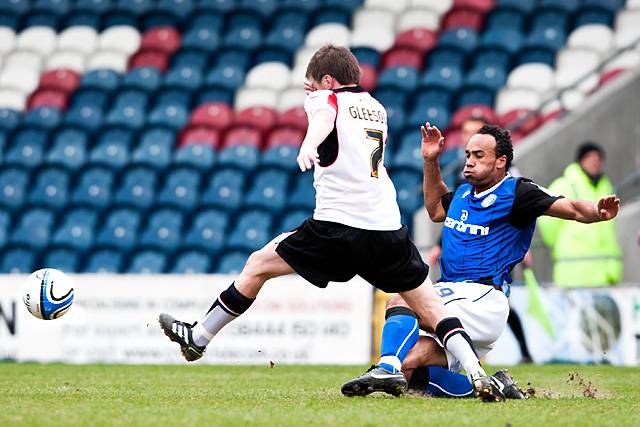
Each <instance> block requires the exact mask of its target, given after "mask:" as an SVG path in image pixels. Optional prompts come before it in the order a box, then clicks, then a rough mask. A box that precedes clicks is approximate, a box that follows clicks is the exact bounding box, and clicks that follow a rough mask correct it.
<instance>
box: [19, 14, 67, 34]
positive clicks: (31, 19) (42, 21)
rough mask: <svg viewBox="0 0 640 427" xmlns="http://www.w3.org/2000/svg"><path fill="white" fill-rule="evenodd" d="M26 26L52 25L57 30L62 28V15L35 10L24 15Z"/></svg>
mask: <svg viewBox="0 0 640 427" xmlns="http://www.w3.org/2000/svg"><path fill="white" fill-rule="evenodd" d="M23 25H24V28H28V27H51V28H53V29H54V30H55V31H58V30H59V29H60V17H59V16H56V15H52V14H50V13H49V12H44V11H41V12H38V11H35V10H34V11H33V12H30V13H29V14H28V15H26V16H25V17H24V21H23Z"/></svg>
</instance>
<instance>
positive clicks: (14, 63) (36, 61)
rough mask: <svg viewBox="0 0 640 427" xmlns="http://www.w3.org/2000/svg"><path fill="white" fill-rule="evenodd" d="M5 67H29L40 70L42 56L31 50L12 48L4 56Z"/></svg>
mask: <svg viewBox="0 0 640 427" xmlns="http://www.w3.org/2000/svg"><path fill="white" fill-rule="evenodd" d="M4 64H5V67H18V68H29V69H33V70H34V71H37V72H40V70H42V57H41V56H40V54H39V53H38V52H35V51H32V50H22V49H21V50H14V51H13V52H11V53H10V54H8V55H7V56H6V57H5V62H4Z"/></svg>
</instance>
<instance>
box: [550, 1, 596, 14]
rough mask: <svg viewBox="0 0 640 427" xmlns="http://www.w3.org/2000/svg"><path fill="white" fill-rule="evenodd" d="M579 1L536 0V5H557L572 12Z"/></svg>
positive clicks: (576, 7)
mask: <svg viewBox="0 0 640 427" xmlns="http://www.w3.org/2000/svg"><path fill="white" fill-rule="evenodd" d="M607 2H608V1H607ZM581 3H582V1H581V0H562V1H558V0H538V4H537V6H538V7H547V6H553V7H559V8H562V9H564V10H565V11H567V12H568V13H574V12H575V11H576V10H577V9H578V6H579V5H580V4H581Z"/></svg>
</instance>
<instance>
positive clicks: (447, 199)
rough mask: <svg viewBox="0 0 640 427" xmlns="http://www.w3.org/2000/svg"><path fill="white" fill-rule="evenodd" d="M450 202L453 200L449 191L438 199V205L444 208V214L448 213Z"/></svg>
mask: <svg viewBox="0 0 640 427" xmlns="http://www.w3.org/2000/svg"><path fill="white" fill-rule="evenodd" d="M452 200H453V193H452V192H451V191H450V192H448V193H447V194H445V195H444V196H442V197H441V198H440V203H442V207H443V208H444V213H448V212H449V206H451V201H452Z"/></svg>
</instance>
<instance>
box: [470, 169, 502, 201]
mask: <svg viewBox="0 0 640 427" xmlns="http://www.w3.org/2000/svg"><path fill="white" fill-rule="evenodd" d="M507 176H509V175H508V174H505V175H502V176H498V177H493V179H492V180H491V181H488V182H486V183H485V182H483V183H481V184H480V183H478V184H476V186H475V187H473V190H474V194H475V195H476V196H477V195H479V194H481V193H484V192H485V191H487V190H490V189H492V188H493V187H495V186H497V185H498V184H500V183H501V182H502V181H504V180H505V178H506V177H507Z"/></svg>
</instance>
